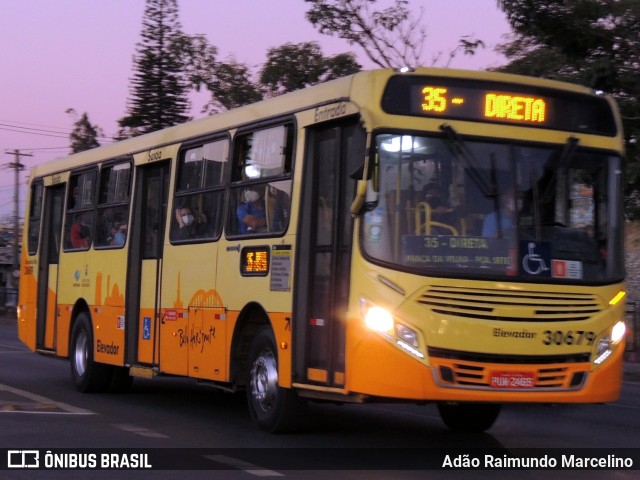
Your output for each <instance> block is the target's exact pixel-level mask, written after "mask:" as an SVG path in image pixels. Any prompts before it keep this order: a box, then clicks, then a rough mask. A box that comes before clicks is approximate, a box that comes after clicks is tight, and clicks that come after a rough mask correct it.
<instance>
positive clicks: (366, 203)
mask: <svg viewBox="0 0 640 480" xmlns="http://www.w3.org/2000/svg"><path fill="white" fill-rule="evenodd" d="M378 195H379V194H378V191H377V190H376V189H375V187H374V182H373V180H358V184H357V186H356V196H355V198H354V199H353V202H352V203H351V209H350V210H351V215H353V216H356V215H359V214H360V213H361V212H362V210H363V209H364V210H365V211H367V212H368V211H371V210H373V209H374V208H376V206H377V205H378Z"/></svg>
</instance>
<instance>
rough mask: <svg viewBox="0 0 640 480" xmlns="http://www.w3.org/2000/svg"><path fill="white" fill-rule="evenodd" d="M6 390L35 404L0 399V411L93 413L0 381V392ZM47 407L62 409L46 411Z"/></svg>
mask: <svg viewBox="0 0 640 480" xmlns="http://www.w3.org/2000/svg"><path fill="white" fill-rule="evenodd" d="M1 392H8V393H11V394H13V395H16V396H18V397H23V398H26V399H28V400H31V402H34V403H35V404H36V405H25V403H24V402H7V401H4V402H2V401H0V405H2V404H3V407H2V409H0V413H36V414H44V413H46V414H53V415H95V412H92V411H91V410H85V409H84V408H80V407H75V406H73V405H69V404H67V403H62V402H56V401H55V400H52V399H50V398H47V397H43V396H42V395H38V394H36V393H31V392H27V391H26V390H20V389H19V388H14V387H10V386H9V385H3V384H1V383H0V393H1ZM25 406H26V407H28V408H29V409H28V410H23V408H24V407H25ZM47 408H55V409H57V410H62V411H46V409H47Z"/></svg>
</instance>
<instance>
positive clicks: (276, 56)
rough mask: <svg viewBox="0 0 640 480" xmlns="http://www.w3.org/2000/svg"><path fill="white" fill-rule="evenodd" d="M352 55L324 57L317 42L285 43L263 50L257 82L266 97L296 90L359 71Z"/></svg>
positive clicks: (358, 66)
mask: <svg viewBox="0 0 640 480" xmlns="http://www.w3.org/2000/svg"><path fill="white" fill-rule="evenodd" d="M360 69H361V67H360V65H359V64H358V63H357V62H356V60H355V58H354V56H353V54H350V53H343V54H339V55H336V56H334V57H325V56H324V55H323V54H322V50H321V48H320V45H319V44H318V43H317V42H305V43H299V44H292V43H286V44H284V45H282V46H280V47H277V48H271V49H269V51H268V52H267V62H266V63H265V64H264V66H263V67H262V71H261V72H260V83H261V84H262V86H263V88H264V89H265V90H266V92H267V94H268V95H270V96H275V95H280V94H282V93H286V92H292V91H294V90H300V89H302V88H305V87H308V86H310V85H316V84H318V83H322V82H326V81H328V80H333V79H335V78H339V77H343V76H345V75H350V74H352V73H356V72H358V71H360Z"/></svg>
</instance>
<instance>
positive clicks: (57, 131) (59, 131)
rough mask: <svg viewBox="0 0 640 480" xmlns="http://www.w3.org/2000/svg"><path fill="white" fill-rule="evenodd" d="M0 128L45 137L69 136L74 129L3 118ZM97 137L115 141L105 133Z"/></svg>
mask: <svg viewBox="0 0 640 480" xmlns="http://www.w3.org/2000/svg"><path fill="white" fill-rule="evenodd" d="M0 122H2V123H0V130H6V131H9V132H16V133H24V134H27V135H39V136H44V137H53V138H69V136H70V135H71V133H72V130H69V129H65V128H61V127H46V128H35V127H37V126H39V127H45V125H37V124H31V123H24V122H13V121H7V120H2V121H0ZM21 125H31V126H30V127H23V126H21ZM96 138H98V139H100V140H104V141H113V138H111V137H107V136H104V135H97V136H96Z"/></svg>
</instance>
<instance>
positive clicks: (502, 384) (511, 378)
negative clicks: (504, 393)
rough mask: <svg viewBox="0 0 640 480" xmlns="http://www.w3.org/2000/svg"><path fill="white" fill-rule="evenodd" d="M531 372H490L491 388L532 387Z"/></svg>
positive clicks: (532, 375) (533, 382)
mask: <svg viewBox="0 0 640 480" xmlns="http://www.w3.org/2000/svg"><path fill="white" fill-rule="evenodd" d="M535 386H536V385H535V377H534V374H533V372H492V373H491V388H508V389H514V388H515V389H526V388H534V387H535Z"/></svg>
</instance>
